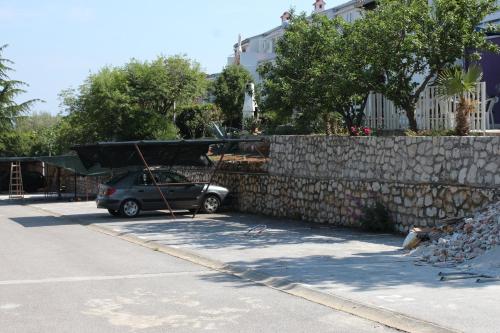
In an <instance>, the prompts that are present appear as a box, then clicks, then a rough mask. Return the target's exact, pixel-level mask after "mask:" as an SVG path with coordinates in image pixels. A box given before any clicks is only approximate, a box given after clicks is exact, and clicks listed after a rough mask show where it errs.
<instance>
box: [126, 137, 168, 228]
mask: <svg viewBox="0 0 500 333" xmlns="http://www.w3.org/2000/svg"><path fill="white" fill-rule="evenodd" d="M134 147H135V150H136V151H137V154H138V155H139V157H140V158H141V160H142V163H144V166H145V167H146V169H147V170H148V173H149V176H150V177H151V180H152V181H153V184H154V185H155V187H156V189H157V190H158V192H160V195H161V198H162V199H163V202H164V203H165V206H166V207H167V208H168V210H169V211H170V214H171V215H172V217H173V218H174V219H175V214H174V212H173V211H172V208H170V204H169V203H168V201H167V198H165V195H164V194H163V192H162V190H161V188H160V186H159V185H158V183H157V182H156V179H155V177H154V176H153V173H152V172H151V169H150V167H149V165H148V163H147V162H146V160H145V159H144V155H142V152H141V150H140V149H139V146H138V145H137V143H134Z"/></svg>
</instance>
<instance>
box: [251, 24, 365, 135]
mask: <svg viewBox="0 0 500 333" xmlns="http://www.w3.org/2000/svg"><path fill="white" fill-rule="evenodd" d="M363 47H364V46H363V45H362V44H361V43H360V39H359V38H358V30H355V29H353V27H352V25H350V24H348V23H347V22H345V21H344V20H342V19H340V18H337V19H334V20H330V19H328V18H327V17H325V16H323V15H313V17H312V19H310V18H308V17H306V15H304V14H302V15H300V16H297V17H294V18H293V19H292V20H291V22H290V25H289V27H288V28H287V30H286V31H285V34H284V36H283V38H282V39H280V41H279V42H278V45H277V50H276V53H277V56H276V61H275V63H274V64H273V63H268V64H266V65H264V66H262V67H261V68H260V69H259V72H260V73H261V75H262V76H263V77H264V91H263V94H264V96H265V98H264V103H263V109H264V110H265V111H266V113H268V114H269V112H271V113H273V112H274V113H275V120H278V121H281V122H282V123H283V122H285V123H290V122H292V121H293V122H294V123H295V124H296V126H297V127H298V130H299V132H303V133H310V132H324V133H325V132H326V133H327V134H332V133H333V132H334V127H335V125H334V122H335V119H336V117H335V114H340V115H341V116H342V119H343V121H344V124H345V125H346V127H347V128H351V127H352V126H360V125H361V123H362V121H363V112H362V111H363V109H364V104H365V102H366V99H367V97H368V94H369V92H370V90H371V88H372V84H373V82H374V75H373V71H372V70H371V69H370V67H369V66H367V60H366V54H365V52H363ZM271 117H272V116H271Z"/></svg>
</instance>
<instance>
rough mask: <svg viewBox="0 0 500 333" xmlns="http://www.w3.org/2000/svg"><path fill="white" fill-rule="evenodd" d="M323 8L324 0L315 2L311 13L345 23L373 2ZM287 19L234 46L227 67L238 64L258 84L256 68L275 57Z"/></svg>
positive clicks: (363, 0) (355, 0) (362, 0)
mask: <svg viewBox="0 0 500 333" xmlns="http://www.w3.org/2000/svg"><path fill="white" fill-rule="evenodd" d="M325 6H326V2H325V1H324V0H316V1H315V3H314V4H313V13H320V14H322V15H326V16H327V17H329V18H334V17H338V16H342V17H343V18H344V19H345V20H346V21H347V22H352V21H354V20H356V19H357V18H359V17H360V16H361V12H362V11H363V10H364V9H371V8H373V7H374V6H375V0H351V1H349V2H346V3H345V4H342V5H340V6H336V7H333V8H329V9H326V7H325ZM289 19H290V13H289V12H285V13H283V15H281V25H279V26H277V27H275V28H273V29H271V30H269V31H266V32H264V33H262V34H260V35H257V36H253V37H250V38H246V39H244V40H243V41H241V42H238V43H237V44H235V45H234V54H233V55H232V56H230V57H229V58H228V65H232V64H235V63H237V64H240V65H241V66H243V67H245V68H246V69H247V70H248V71H249V72H250V73H251V74H252V76H253V78H254V80H255V82H257V83H258V82H260V81H261V78H260V76H259V74H258V73H257V68H258V67H259V66H260V65H261V64H263V63H266V62H268V61H272V60H274V58H275V57H276V53H275V48H276V43H277V41H278V39H279V38H280V37H281V36H283V33H284V31H285V28H286V26H287V25H288V21H289Z"/></svg>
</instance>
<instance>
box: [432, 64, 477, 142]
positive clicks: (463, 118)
mask: <svg viewBox="0 0 500 333" xmlns="http://www.w3.org/2000/svg"><path fill="white" fill-rule="evenodd" d="M482 78H483V71H482V69H481V67H480V66H478V65H472V66H470V67H469V69H468V70H467V71H464V70H463V69H462V68H460V67H453V68H448V69H445V70H444V71H443V72H441V74H440V75H439V77H438V79H437V84H438V86H439V90H438V91H439V94H440V95H441V96H442V97H448V98H453V97H455V96H457V95H458V96H459V98H460V100H459V103H458V108H457V115H456V122H455V130H456V134H457V135H460V136H466V135H468V134H469V132H470V114H471V113H473V112H474V106H475V105H474V104H475V101H474V100H472V99H471V98H468V97H467V95H468V94H469V93H472V92H474V91H475V89H476V85H477V83H478V82H480V81H481V79H482Z"/></svg>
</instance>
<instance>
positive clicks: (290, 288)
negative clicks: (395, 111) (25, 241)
mask: <svg viewBox="0 0 500 333" xmlns="http://www.w3.org/2000/svg"><path fill="white" fill-rule="evenodd" d="M31 207H32V208H35V209H38V210H41V211H44V212H46V213H49V214H51V215H53V216H56V217H60V218H65V219H67V220H70V221H72V222H76V223H79V224H82V225H85V226H86V227H87V228H89V229H91V230H94V231H97V232H100V233H103V234H106V235H109V236H113V237H117V238H120V239H122V240H125V241H127V242H130V243H133V244H137V245H140V246H143V247H146V248H149V249H151V250H154V251H159V252H162V253H165V254H168V255H170V256H173V257H176V258H179V259H183V260H186V261H189V262H192V263H194V264H197V265H201V266H204V267H207V268H209V269H212V270H215V271H218V272H221V273H225V274H230V275H233V276H237V277H239V278H242V279H246V280H249V281H252V282H255V283H258V284H261V285H265V286H267V287H270V288H272V289H275V290H278V291H281V292H284V293H287V294H290V295H293V296H296V297H300V298H303V299H306V300H308V301H311V302H314V303H317V304H321V305H324V306H327V307H329V308H332V309H334V310H338V311H342V312H346V313H349V314H352V315H354V316H357V317H360V318H364V319H368V320H370V321H373V322H377V323H379V324H382V325H385V326H388V327H391V328H395V329H397V330H400V331H404V332H408V333H459V332H460V331H457V330H453V329H449V328H446V327H443V326H440V325H438V324H434V323H431V322H427V321H424V320H421V319H417V318H413V317H410V316H407V315H405V314H402V313H398V312H395V311H391V310H387V309H384V308H380V307H376V306H372V305H367V304H362V303H359V302H357V301H354V300H350V299H347V298H344V297H341V296H338V295H334V294H330V293H324V292H321V291H318V290H316V289H313V288H309V287H306V286H304V285H301V284H299V283H296V282H293V281H290V280H287V279H284V278H278V277H273V276H271V275H269V274H267V273H264V272H262V271H259V270H253V269H245V268H241V267H237V266H233V265H228V264H225V263H223V262H220V261H217V260H213V259H210V258H208V257H205V256H202V255H200V254H197V253H194V252H191V251H189V250H185V249H178V248H174V247H171V246H166V245H162V244H158V243H155V242H153V241H148V240H144V239H141V238H139V237H137V236H134V235H130V234H127V233H121V232H118V231H115V230H113V229H111V228H109V227H103V226H101V225H97V224H89V223H85V222H83V221H80V220H79V219H78V218H75V217H70V216H65V215H61V214H58V213H55V212H52V211H50V210H47V209H45V208H41V207H33V206H31Z"/></svg>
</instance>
